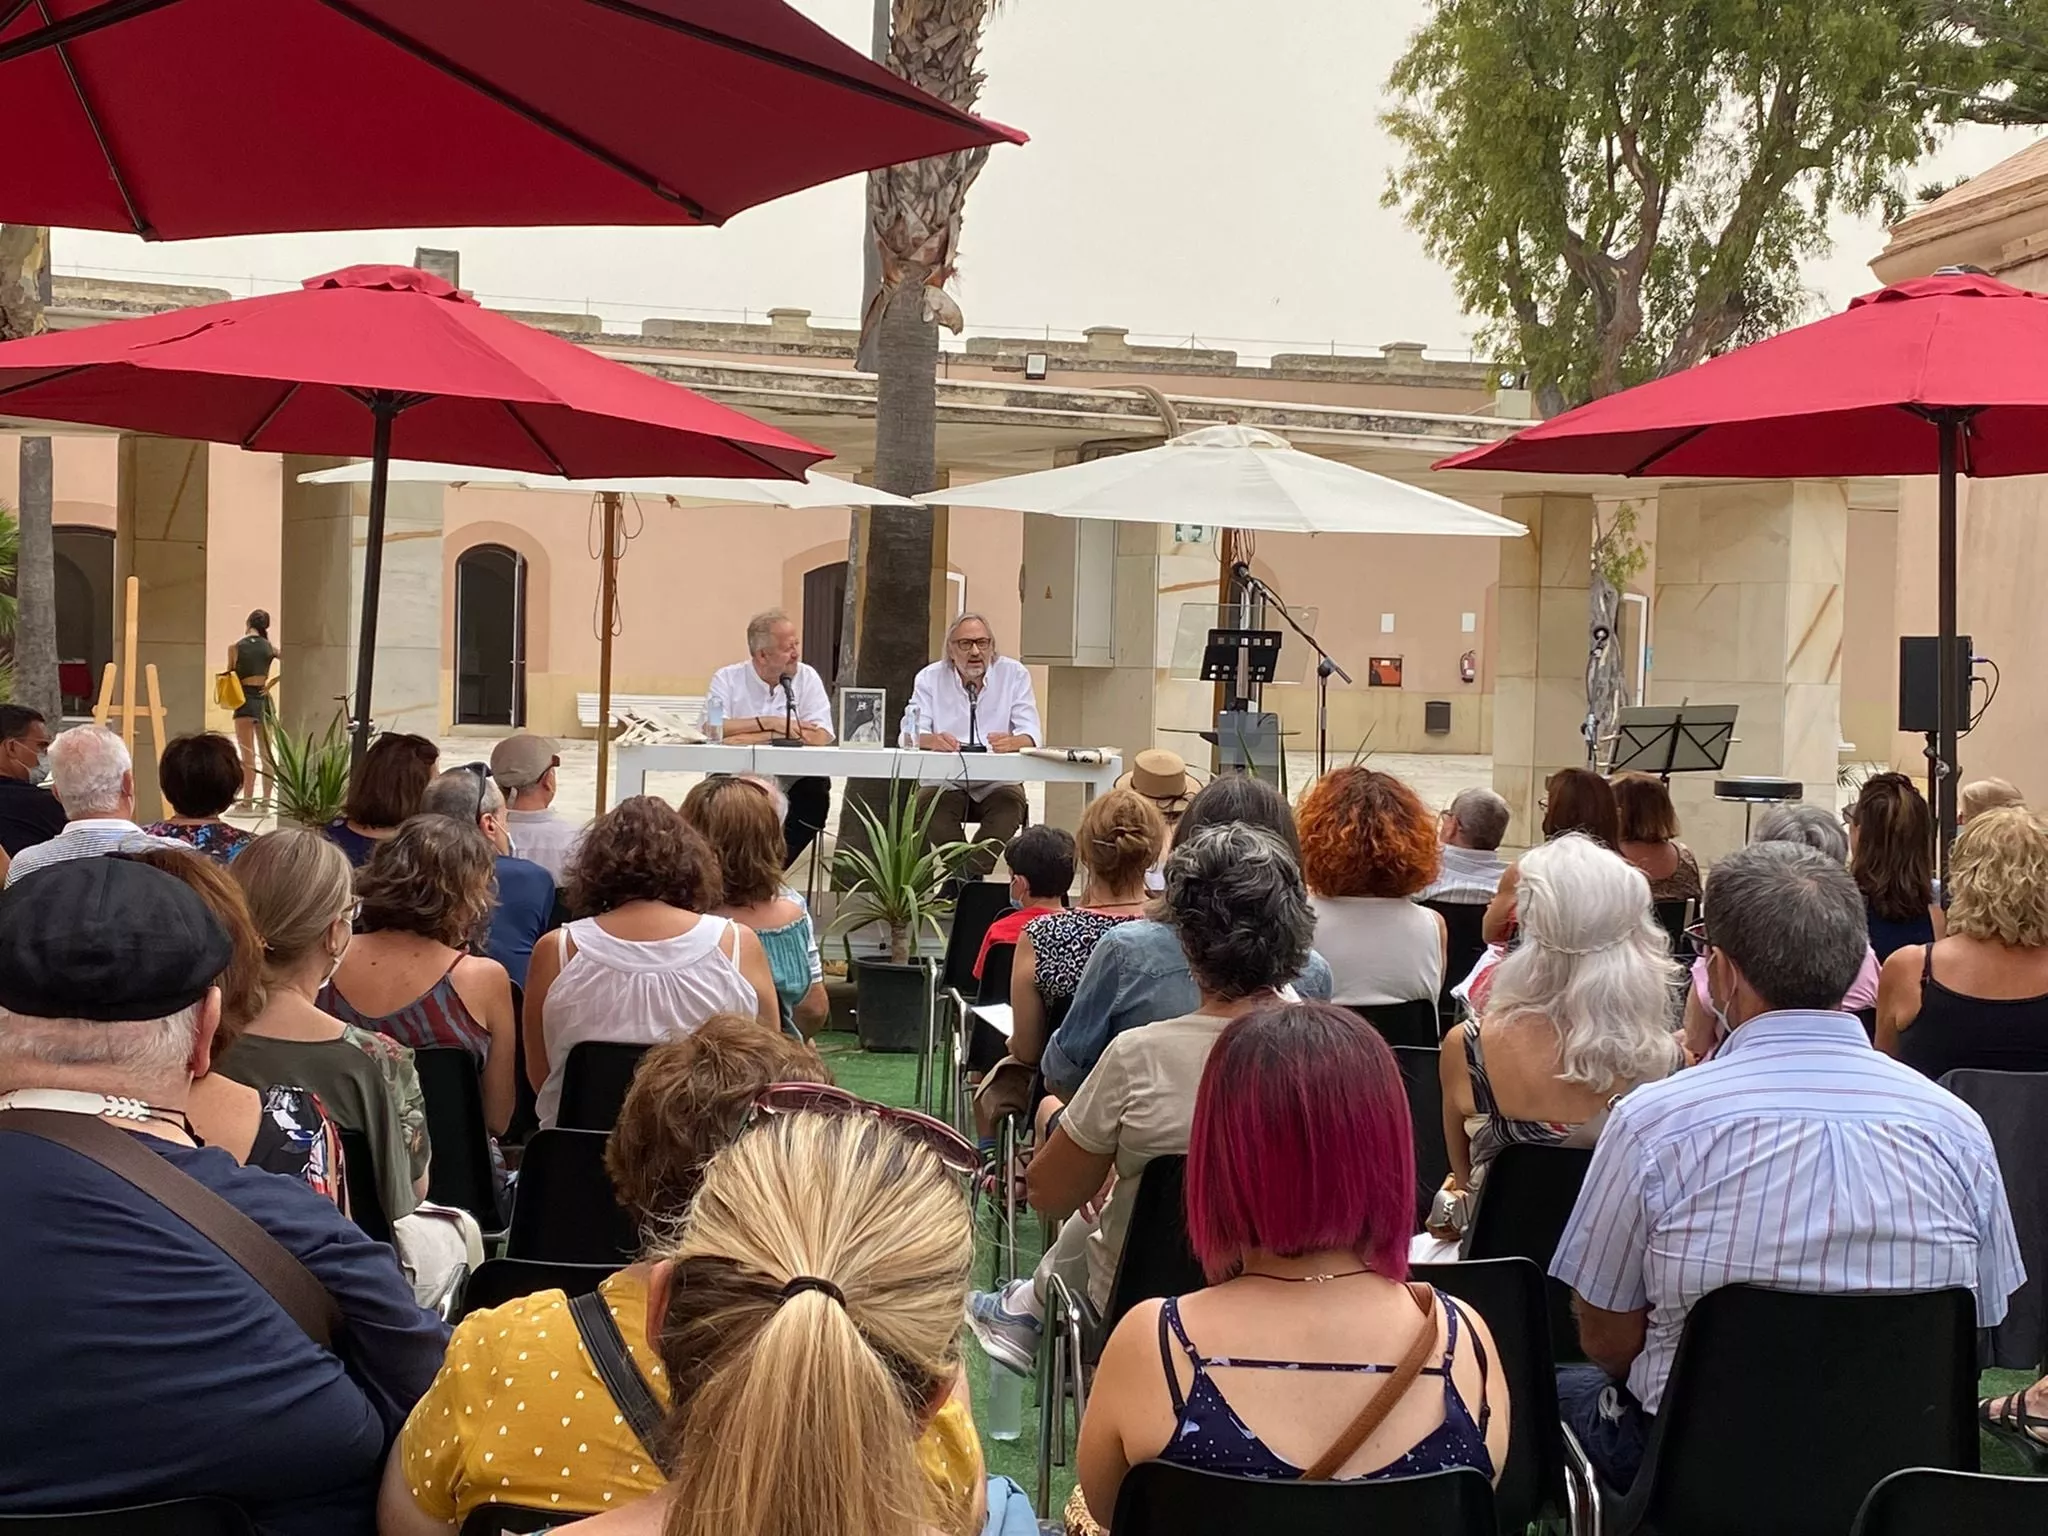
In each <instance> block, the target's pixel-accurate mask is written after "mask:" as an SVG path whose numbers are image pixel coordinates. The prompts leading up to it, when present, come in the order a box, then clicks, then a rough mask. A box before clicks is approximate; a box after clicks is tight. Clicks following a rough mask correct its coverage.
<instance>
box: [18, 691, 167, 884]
mask: <svg viewBox="0 0 2048 1536" xmlns="http://www.w3.org/2000/svg"><path fill="white" fill-rule="evenodd" d="M50 787H51V789H52V790H53V791H54V792H55V794H56V796H57V799H58V801H59V803H60V804H62V805H63V807H64V814H65V816H66V817H67V818H68V819H67V820H66V822H65V825H64V830H63V831H62V832H59V833H58V834H57V835H56V836H55V837H53V838H51V839H50V840H49V841H48V842H46V843H37V844H35V845H34V846H33V847H30V848H24V849H22V850H21V852H20V853H18V854H16V855H15V856H14V862H13V863H12V864H10V865H9V866H8V869H7V883H8V884H9V885H13V884H14V883H15V882H16V881H19V880H22V879H25V878H26V877H27V876H29V875H32V874H34V873H35V872H36V871H37V870H39V869H47V868H48V867H49V866H50V865H52V864H62V863H65V862H67V861H68V860H71V859H90V858H97V857H99V856H100V855H101V854H108V853H113V852H116V851H117V850H119V849H123V848H147V847H150V846H152V845H156V846H161V847H167V848H185V849H187V851H190V850H189V845H188V844H185V843H177V842H172V841H171V840H170V839H169V838H162V837H151V836H150V835H149V834H148V833H147V832H144V831H143V830H142V828H140V827H139V826H137V825H136V824H135V763H134V760H133V759H132V758H131V757H129V755H128V748H127V747H126V746H125V745H123V743H122V741H121V738H120V737H119V736H116V735H115V734H114V733H113V732H112V731H110V730H107V729H106V728H105V727H104V726H98V725H74V726H73V727H72V728H71V729H70V730H68V731H62V732H59V733H58V735H57V736H56V738H55V739H54V740H52V741H51V743H50Z"/></svg>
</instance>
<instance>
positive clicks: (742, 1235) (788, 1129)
mask: <svg viewBox="0 0 2048 1536" xmlns="http://www.w3.org/2000/svg"><path fill="white" fill-rule="evenodd" d="M972 1256H973V1232H972V1228H971V1225H970V1222H969V1218H968V1212H967V1205H966V1201H965V1199H964V1198H963V1196H962V1195H961V1194H960V1192H959V1190H958V1189H957V1188H956V1187H955V1185H954V1184H953V1182H952V1180H951V1179H950V1178H949V1177H948V1176H947V1175H946V1173H945V1171H944V1170H943V1169H942V1168H941V1167H940V1165H939V1162H938V1160H937V1159H936V1158H935V1157H933V1156H932V1155H931V1153H929V1152H928V1151H926V1150H924V1149H923V1148H921V1147H919V1146H918V1145H917V1144H916V1143H914V1142H912V1141H910V1140H909V1139H907V1138H906V1137H904V1136H903V1135H902V1134H901V1133H899V1132H897V1131H895V1130H893V1129H891V1128H890V1127H888V1126H887V1125H885V1124H883V1123H882V1122H880V1121H878V1120H874V1119H870V1118H868V1117H866V1116H848V1115H815V1114H806V1115H792V1116H787V1117H780V1118H777V1119H775V1120H772V1121H770V1122H768V1123H767V1124H765V1125H763V1126H760V1127H758V1128H756V1129H754V1130H751V1131H749V1132H747V1133H746V1134H745V1135H743V1136H741V1137H740V1138H739V1139H738V1140H737V1141H735V1142H734V1143H733V1144H732V1145H731V1146H729V1147H727V1148H726V1149H725V1150H724V1151H722V1152H720V1153H719V1154H718V1156H717V1157H715V1158H713V1159H712V1161H711V1163H710V1164H709V1165H708V1166H707V1167H706V1169H705V1173H704V1183H703V1186H702V1188H701V1189H700V1190H699V1192H698V1195H697V1199H696V1202H695V1203H694V1205H693V1206H692V1207H691V1210H690V1215H689V1217H688V1219H687V1220H686V1221H685V1223H684V1225H683V1228H682V1231H681V1233H680V1235H679V1237H678V1238H677V1239H676V1241H675V1242H674V1244H673V1246H672V1247H671V1249H670V1251H668V1252H667V1253H664V1254H662V1255H661V1257H664V1258H667V1259H669V1260H671V1261H672V1262H673V1263H674V1265H675V1279H674V1285H673V1289H672V1293H671V1299H670V1302H669V1308H668V1314H667V1317H666V1319H665V1321H664V1326H663V1329H662V1335H661V1338H660V1340H659V1341H658V1345H659V1348H660V1352H661V1355H662V1360H663V1363H664V1365H665V1367H666V1368H667V1370H668V1372H669V1375H670V1379H671V1390H672V1392H673V1396H674V1402H675V1405H676V1408H675V1416H674V1419H673V1421H672V1423H671V1434H672V1436H673V1438H674V1440H675V1442H676V1451H677V1455H676V1465H677V1467H678V1468H679V1470H678V1473H677V1476H676V1480H675V1490H676V1491H675V1497H674V1500H673V1502H672V1504H671V1506H670V1510H669V1514H668V1516H667V1520H666V1523H665V1526H664V1536H824V1533H830V1536H906V1533H909V1532H913V1531H915V1530H917V1529H918V1528H919V1527H921V1526H925V1525H930V1524H949V1523H951V1522H950V1520H949V1518H948V1516H949V1515H950V1512H949V1511H944V1510H941V1509H939V1508H938V1507H936V1496H935V1494H934V1492H933V1489H932V1486H931V1484H930V1483H929V1481H928V1480H927V1479H926V1477H925V1476H924V1474H923V1472H922V1471H921V1469H920V1468H919V1465H918V1461H917V1457H916V1449H915V1447H916V1443H917V1440H918V1437H919V1434H920V1433H921V1430H922V1426H923V1423H924V1421H925V1419H926V1418H927V1417H928V1415H929V1412H930V1410H931V1408H932V1407H933V1405H935V1404H936V1403H937V1402H939V1401H940V1400H941V1399H942V1398H943V1397H944V1396H945V1395H946V1393H947V1391H948V1390H949V1389H950V1386H951V1384H952V1380H953V1377H954V1374H955V1372H956V1370H957V1369H958V1364H959V1353H958V1350H959V1336H960V1324H961V1314H962V1308H963V1307H964V1305H965V1302H966V1294H967V1278H968V1271H969V1265H970V1263H971V1261H972Z"/></svg>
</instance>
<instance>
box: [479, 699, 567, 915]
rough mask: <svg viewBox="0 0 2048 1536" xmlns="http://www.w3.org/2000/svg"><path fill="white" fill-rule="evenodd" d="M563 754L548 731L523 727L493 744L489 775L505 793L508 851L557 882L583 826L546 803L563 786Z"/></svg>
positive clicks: (550, 803)
mask: <svg viewBox="0 0 2048 1536" xmlns="http://www.w3.org/2000/svg"><path fill="white" fill-rule="evenodd" d="M561 768H562V758H561V754H560V753H559V752H558V751H557V750H556V747H555V744H554V742H553V741H552V740H550V739H549V738H548V737H546V736H535V735H532V734H530V733H528V732H525V731H522V732H520V733H519V734H518V735H517V736H507V737H506V738H505V739H504V740H503V741H501V742H499V743H498V744H497V745H496V746H495V747H493V748H491V777H492V778H493V779H495V780H496V781H497V784H498V789H499V791H500V792H501V793H502V794H503V795H504V797H505V828H506V830H507V831H508V832H510V833H511V834H512V852H513V853H514V854H515V855H517V856H518V857H519V858H522V859H526V860H529V861H531V862H532V863H535V864H538V865H539V866H540V867H541V868H542V869H544V870H546V871H547V872H548V878H549V879H550V880H552V881H554V882H555V884H556V885H557V886H559V885H560V884H561V883H562V882H563V881H564V880H566V879H567V878H568V877H569V860H570V858H571V856H573V855H574V854H575V852H576V845H577V843H579V842H581V841H582V839H583V828H582V827H580V826H578V825H577V824H576V823H575V822H573V821H570V820H569V819H568V818H566V817H563V816H557V815H556V814H555V813H554V812H553V811H552V810H550V809H549V807H550V806H552V805H553V804H554V803H555V794H556V791H557V790H559V789H560V787H561V782H560V781H561Z"/></svg>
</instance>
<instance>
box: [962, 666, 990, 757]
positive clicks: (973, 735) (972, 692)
mask: <svg viewBox="0 0 2048 1536" xmlns="http://www.w3.org/2000/svg"><path fill="white" fill-rule="evenodd" d="M980 710H981V684H979V683H969V684H968V685H967V745H966V746H964V747H962V748H961V749H960V750H961V751H962V752H985V751H987V750H988V749H987V747H985V746H983V745H982V741H981V722H980V718H979V717H980Z"/></svg>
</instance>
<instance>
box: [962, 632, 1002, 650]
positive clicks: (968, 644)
mask: <svg viewBox="0 0 2048 1536" xmlns="http://www.w3.org/2000/svg"><path fill="white" fill-rule="evenodd" d="M953 643H954V644H955V645H957V646H959V647H960V649H961V650H963V651H992V650H994V649H995V648H996V643H995V641H993V640H969V639H967V638H966V637H965V636H964V635H963V636H959V637H957V638H955V640H954V641H953Z"/></svg>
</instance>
